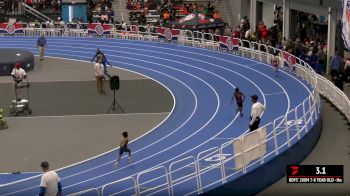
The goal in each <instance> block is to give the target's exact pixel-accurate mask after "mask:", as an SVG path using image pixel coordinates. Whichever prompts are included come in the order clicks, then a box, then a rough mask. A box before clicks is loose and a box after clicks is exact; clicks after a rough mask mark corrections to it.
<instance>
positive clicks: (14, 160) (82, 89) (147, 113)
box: [0, 58, 173, 173]
mask: <svg viewBox="0 0 350 196" xmlns="http://www.w3.org/2000/svg"><path fill="white" fill-rule="evenodd" d="M36 62H37V64H39V66H38V67H37V68H36V70H34V71H32V72H29V73H28V77H29V79H30V82H31V90H30V93H31V107H32V109H33V115H32V116H21V117H7V118H6V121H7V124H8V125H9V129H6V130H2V131H0V155H1V156H0V163H1V164H0V173H4V172H15V171H20V172H36V171H40V170H41V168H40V167H39V166H40V163H41V162H42V161H44V160H46V161H49V162H50V163H51V165H52V169H57V168H61V167H64V166H67V165H70V164H73V163H76V162H79V161H82V160H85V159H88V158H90V157H93V156H96V155H98V154H101V153H103V152H106V151H109V150H111V149H114V148H116V147H117V146H118V145H119V142H120V139H121V133H122V132H123V131H128V132H129V138H130V140H134V139H135V138H138V137H139V136H141V135H143V134H144V133H146V132H148V131H149V130H151V129H152V128H153V127H155V126H157V125H158V124H159V123H161V122H162V121H163V120H164V119H165V118H166V117H167V116H168V115H169V112H170V110H171V108H172V106H173V100H172V97H171V95H170V93H169V92H168V91H167V90H165V89H164V87H162V86H161V85H159V84H158V83H156V82H154V81H153V80H150V79H147V78H145V77H144V76H141V75H138V74H135V73H131V72H127V71H125V70H120V69H114V68H113V69H112V68H109V69H110V70H109V72H110V73H111V74H118V75H119V76H120V79H121V90H120V91H118V94H117V100H118V102H119V104H120V105H121V106H122V107H123V109H124V110H125V111H126V114H120V110H119V111H118V112H117V113H119V114H106V112H107V110H108V107H109V106H110V104H111V102H112V93H111V91H109V90H108V88H107V87H108V85H106V88H107V94H106V95H98V94H97V93H96V89H95V82H94V81H93V79H94V76H93V72H92V64H89V63H84V62H79V61H68V60H62V59H54V58H46V60H45V61H43V62H38V61H37V60H36ZM11 85H12V80H11V77H0V89H1V91H0V107H3V108H7V107H8V106H9V103H10V100H11V98H12V97H13V90H12V88H11ZM159 97H162V99H159ZM6 110H7V109H6Z"/></svg>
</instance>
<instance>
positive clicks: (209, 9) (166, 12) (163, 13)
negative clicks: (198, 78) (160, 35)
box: [126, 0, 221, 26]
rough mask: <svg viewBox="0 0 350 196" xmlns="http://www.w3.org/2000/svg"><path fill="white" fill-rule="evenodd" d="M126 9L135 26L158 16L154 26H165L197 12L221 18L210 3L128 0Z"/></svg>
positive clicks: (175, 0) (179, 0)
mask: <svg viewBox="0 0 350 196" xmlns="http://www.w3.org/2000/svg"><path fill="white" fill-rule="evenodd" d="M126 8H127V9H128V10H129V13H130V21H132V23H133V24H142V25H144V24H146V23H147V20H146V17H147V16H152V15H156V16H158V20H156V21H154V24H156V25H161V26H163V25H166V24H167V23H168V22H172V21H174V20H177V19H180V18H181V17H184V16H186V15H188V14H190V13H193V12H195V11H196V12H200V13H202V14H204V15H205V16H207V17H209V18H215V19H219V18H221V16H220V13H219V11H217V10H215V6H213V5H212V3H211V2H210V1H208V2H207V3H204V4H203V3H200V2H185V1H182V0H163V1H157V0H148V1H144V0H127V6H126Z"/></svg>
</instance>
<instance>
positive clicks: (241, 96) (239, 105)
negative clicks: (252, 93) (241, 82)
mask: <svg viewBox="0 0 350 196" xmlns="http://www.w3.org/2000/svg"><path fill="white" fill-rule="evenodd" d="M234 98H236V103H237V110H236V112H239V113H240V115H241V117H242V116H243V102H244V99H245V96H244V94H243V93H242V92H241V91H239V88H236V89H235V93H233V96H232V99H231V105H232V103H233V99H234Z"/></svg>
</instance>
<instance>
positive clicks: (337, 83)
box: [334, 72, 344, 91]
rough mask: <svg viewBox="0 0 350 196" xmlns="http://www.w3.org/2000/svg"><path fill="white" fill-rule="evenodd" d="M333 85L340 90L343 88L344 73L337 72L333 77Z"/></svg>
mask: <svg viewBox="0 0 350 196" xmlns="http://www.w3.org/2000/svg"><path fill="white" fill-rule="evenodd" d="M334 85H335V86H336V87H338V88H339V89H340V90H341V91H343V90H344V74H343V73H342V72H339V73H338V74H337V75H336V76H335V77H334Z"/></svg>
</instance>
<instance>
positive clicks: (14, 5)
mask: <svg viewBox="0 0 350 196" xmlns="http://www.w3.org/2000/svg"><path fill="white" fill-rule="evenodd" d="M20 2H21V1H20V0H4V5H3V9H4V11H5V14H9V13H18V12H20V10H19V6H20V5H19V3H20Z"/></svg>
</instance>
